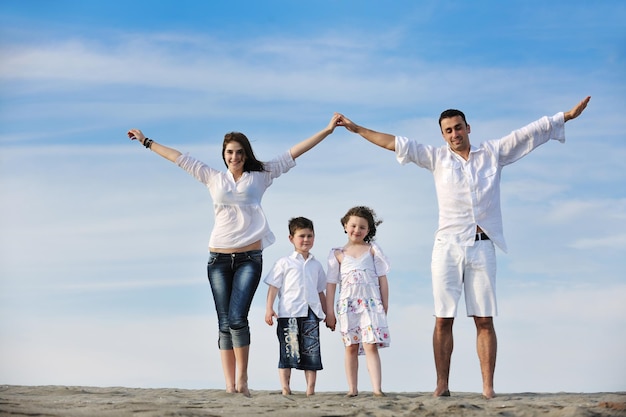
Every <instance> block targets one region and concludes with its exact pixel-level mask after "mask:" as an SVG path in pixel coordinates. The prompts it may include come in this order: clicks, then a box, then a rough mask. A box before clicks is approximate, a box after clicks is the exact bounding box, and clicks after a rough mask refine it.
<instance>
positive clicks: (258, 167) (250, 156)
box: [222, 132, 265, 172]
mask: <svg viewBox="0 0 626 417" xmlns="http://www.w3.org/2000/svg"><path fill="white" fill-rule="evenodd" d="M231 142H237V143H238V144H240V145H241V147H242V148H243V151H244V153H245V154H246V160H245V162H244V164H243V170H244V172H250V171H265V165H264V164H263V162H261V161H259V160H258V159H256V156H254V152H253V151H252V145H250V141H249V140H248V138H247V137H246V135H244V134H243V133H240V132H230V133H227V134H225V135H224V143H223V144H222V159H223V160H224V164H225V165H226V167H228V164H227V163H226V157H225V156H224V152H225V151H226V145H228V144H229V143H231Z"/></svg>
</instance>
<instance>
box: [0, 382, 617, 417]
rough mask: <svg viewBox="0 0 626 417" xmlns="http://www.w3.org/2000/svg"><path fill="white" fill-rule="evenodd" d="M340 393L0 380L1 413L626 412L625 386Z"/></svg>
mask: <svg viewBox="0 0 626 417" xmlns="http://www.w3.org/2000/svg"><path fill="white" fill-rule="evenodd" d="M344 394H345V393H341V392H319V393H317V394H316V395H314V396H311V397H307V396H306V395H304V393H299V392H295V393H294V394H292V395H290V396H283V395H281V393H280V391H254V390H253V391H252V397H251V398H246V397H244V396H243V395H241V394H227V393H226V392H224V391H222V390H212V389H208V390H187V389H173V388H164V389H143V388H118V387H114V388H98V387H69V386H14V385H3V386H0V415H1V416H42V417H44V416H45V417H55V416H59V417H61V416H63V417H75V416H90V417H99V416H105V417H108V416H135V417H149V416H188V417H195V416H198V417H199V416H205V417H206V416H237V417H245V416H278V417H281V416H285V417H286V416H289V417H292V416H298V417H300V416H302V417H313V416H327V417H330V416H440V415H442V416H443V415H449V416H470V417H471V416H481V417H483V416H499V417H508V416H524V417H533V416H542V417H546V416H547V417H551V416H559V417H564V416H576V417H584V416H590V417H591V416H626V392H614V393H554V394H547V393H529V392H525V393H519V394H499V395H498V396H497V397H496V398H494V399H492V400H485V399H483V398H482V397H481V395H480V394H476V393H454V392H453V393H452V396H451V397H447V398H433V397H432V396H431V394H430V393H411V392H407V393H400V392H396V393H387V397H385V398H375V397H373V396H372V394H371V393H369V392H362V393H360V394H359V396H358V397H355V398H346V397H345V396H344Z"/></svg>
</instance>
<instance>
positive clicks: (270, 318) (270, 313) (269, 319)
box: [265, 309, 278, 326]
mask: <svg viewBox="0 0 626 417" xmlns="http://www.w3.org/2000/svg"><path fill="white" fill-rule="evenodd" d="M274 317H276V319H278V314H276V312H275V311H274V309H268V310H267V311H266V312H265V322H266V323H267V324H269V325H270V326H271V325H273V324H274V320H273V318H274Z"/></svg>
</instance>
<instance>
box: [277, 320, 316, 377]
mask: <svg viewBox="0 0 626 417" xmlns="http://www.w3.org/2000/svg"><path fill="white" fill-rule="evenodd" d="M277 321H278V324H277V325H276V335H277V336H278V346H279V349H280V352H279V355H278V368H279V369H285V368H296V369H302V370H305V371H321V370H322V369H323V368H322V355H321V353H320V325H319V323H320V319H318V318H317V316H316V315H315V313H313V311H312V310H311V309H310V308H309V312H308V315H307V317H289V318H287V317H279V318H278V320H277Z"/></svg>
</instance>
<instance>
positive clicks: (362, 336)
mask: <svg viewBox="0 0 626 417" xmlns="http://www.w3.org/2000/svg"><path fill="white" fill-rule="evenodd" d="M370 246H371V249H370V250H368V251H366V252H365V253H363V255H361V256H359V257H358V258H353V257H351V256H348V255H346V253H345V252H343V248H333V249H331V251H330V254H329V256H328V271H327V273H326V278H327V282H329V283H334V284H338V285H339V298H338V300H337V303H336V309H337V323H338V324H339V330H340V331H341V336H342V338H343V343H344V345H345V346H349V345H353V344H358V345H359V355H362V354H363V353H364V350H363V343H372V344H373V343H375V344H377V345H378V347H379V348H383V347H388V346H389V344H390V342H391V338H390V335H389V328H388V326H387V315H386V314H385V310H384V308H383V302H382V300H381V295H380V286H379V283H378V277H379V276H382V275H387V273H388V272H389V261H388V260H387V258H386V257H385V255H384V254H383V252H382V250H381V249H380V247H379V246H378V245H376V244H375V243H370ZM335 251H342V252H343V261H342V262H341V264H339V262H338V261H337V258H336V257H335ZM372 252H373V254H372Z"/></svg>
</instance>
